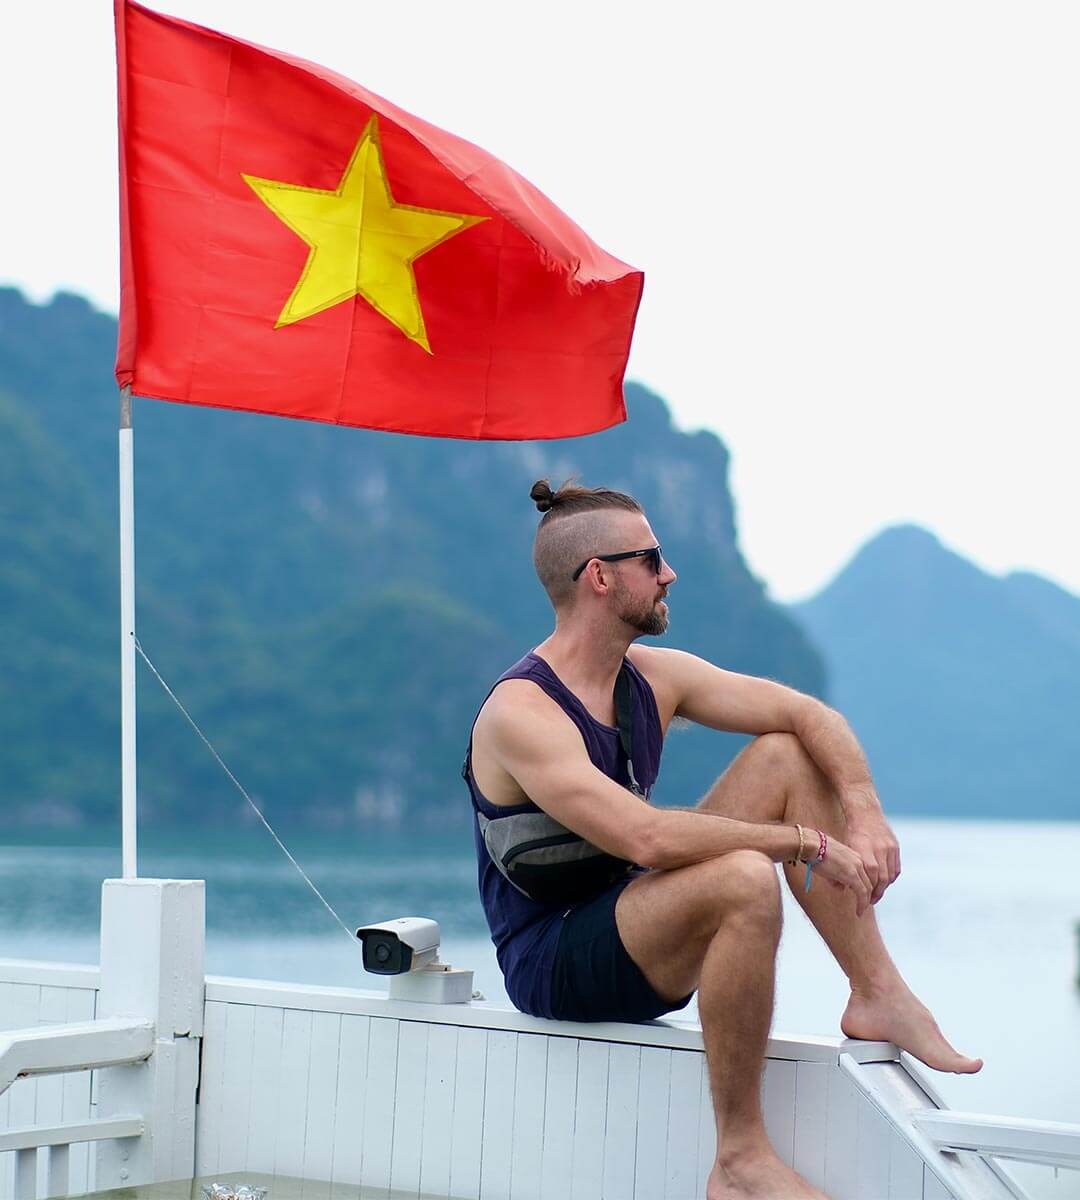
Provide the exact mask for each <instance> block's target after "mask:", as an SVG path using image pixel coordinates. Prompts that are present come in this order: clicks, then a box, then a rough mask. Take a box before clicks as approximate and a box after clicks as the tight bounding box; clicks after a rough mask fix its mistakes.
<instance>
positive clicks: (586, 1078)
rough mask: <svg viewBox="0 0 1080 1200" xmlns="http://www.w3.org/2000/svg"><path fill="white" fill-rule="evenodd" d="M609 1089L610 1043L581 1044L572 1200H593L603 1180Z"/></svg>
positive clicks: (579, 1051)
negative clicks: (606, 1102)
mask: <svg viewBox="0 0 1080 1200" xmlns="http://www.w3.org/2000/svg"><path fill="white" fill-rule="evenodd" d="M607 1090H608V1044H607V1043H606V1042H582V1043H581V1044H580V1045H579V1046H578V1073H577V1111H576V1114H575V1120H574V1151H573V1162H574V1168H573V1178H572V1180H571V1186H570V1195H571V1197H572V1198H573V1200H594V1197H596V1196H599V1195H600V1189H601V1187H602V1186H603V1179H604V1155H603V1147H604V1104H605V1101H606V1100H607Z"/></svg>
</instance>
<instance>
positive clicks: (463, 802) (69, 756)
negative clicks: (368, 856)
mask: <svg viewBox="0 0 1080 1200" xmlns="http://www.w3.org/2000/svg"><path fill="white" fill-rule="evenodd" d="M115 340H116V322H115V320H114V319H113V318H112V317H110V316H107V315H105V314H102V313H99V312H95V311H94V310H93V309H92V308H91V307H90V306H89V305H88V304H87V303H86V302H85V301H84V300H82V299H81V298H79V297H77V296H72V295H66V294H60V295H57V296H56V297H55V298H54V299H53V300H52V301H51V302H50V303H48V304H45V305H35V304H31V303H28V302H27V301H26V300H25V299H24V298H23V297H22V296H21V295H20V294H19V293H18V292H17V291H15V290H13V289H0V516H2V517H3V518H4V519H3V520H2V521H0V620H2V621H3V628H4V630H5V637H4V639H3V641H2V643H0V787H2V789H3V795H4V800H5V812H6V813H7V814H8V816H9V819H11V820H12V821H16V820H21V821H24V822H35V821H51V822H57V821H62V820H63V821H69V822H79V821H102V820H110V821H111V820H115V815H116V811H117V808H118V799H117V798H118V794H119V728H118V719H119V718H118V704H119V680H118V666H117V657H118V656H117V653H116V651H117V636H118V635H117V620H118V608H117V604H118V601H117V592H118V587H117V572H118V565H117V557H118V556H117V531H116V513H117V484H116V478H117V462H116V460H117V448H116V445H117V443H116V428H117V414H118V401H117V392H116V388H115V384H114V382H113V378H112V359H113V354H114V350H115ZM627 403H628V407H629V411H630V419H629V421H628V422H627V423H626V424H624V425H621V426H619V427H617V428H615V429H611V430H608V431H605V432H604V433H600V434H595V435H593V436H591V437H586V438H578V439H574V440H567V441H555V442H527V443H470V442H464V441H452V440H446V441H444V440H439V439H430V438H416V437H405V436H401V435H395V434H385V433H375V432H369V431H364V430H355V429H337V428H332V427H328V426H324V425H318V424H314V423H311V422H306V421H287V420H280V419H275V418H272V417H262V416H256V415H252V414H247V413H234V412H226V411H219V410H214V409H206V408H193V407H189V406H186V405H180V404H166V403H160V402H156V401H145V400H136V402H135V415H134V424H135V447H136V449H135V490H136V516H135V528H136V564H137V610H138V629H139V638H140V641H141V643H142V645H143V646H144V647H145V649H146V652H147V654H148V655H149V656H150V658H151V659H152V660H153V661H154V662H155V664H156V665H157V666H158V668H159V669H160V670H161V672H162V674H163V675H164V677H165V678H166V679H167V680H168V681H169V682H170V684H171V685H172V686H173V687H174V689H175V690H176V692H177V694H178V695H179V697H180V698H181V700H182V701H183V702H184V704H185V706H186V707H187V708H188V709H189V711H190V712H191V714H192V716H193V717H194V718H195V720H196V721H198V722H199V723H200V724H201V725H202V726H203V728H204V730H205V732H206V733H207V735H208V736H209V737H210V739H211V741H213V742H214V744H215V745H216V746H217V748H218V749H219V751H220V752H221V754H222V756H223V758H224V759H225V761H226V763H228V764H229V766H230V767H231V769H232V770H233V771H234V772H235V773H236V775H237V776H238V777H239V779H240V780H241V781H242V782H243V783H244V784H245V786H247V787H248V789H249V790H250V791H251V792H252V793H253V794H254V795H255V796H256V797H257V798H259V799H260V800H261V801H262V802H263V803H264V804H265V805H266V807H267V810H268V813H269V815H271V817H272V819H273V818H276V819H278V820H280V821H285V822H295V823H301V822H303V823H308V824H319V825H323V826H325V825H340V826H348V825H351V824H354V823H356V822H363V821H365V820H381V821H388V822H399V821H404V820H410V821H413V820H415V821H419V822H421V823H430V824H440V823H443V824H445V823H449V822H454V821H458V820H464V817H465V815H467V811H468V809H467V798H466V795H465V791H464V787H463V785H462V783H461V780H460V778H459V775H458V770H459V766H460V763H461V758H462V755H463V751H464V746H465V742H466V740H467V737H468V731H469V725H470V722H471V720H472V717H473V715H474V714H475V711H476V709H477V707H478V706H479V704H480V703H481V701H482V700H483V698H484V695H485V693H486V691H487V689H488V687H489V686H490V684H491V682H492V681H493V680H494V678H495V677H496V676H497V675H498V674H499V673H500V671H502V670H503V669H504V668H505V667H507V666H508V665H509V664H510V663H512V662H513V661H514V660H515V659H516V658H518V657H519V656H520V655H521V654H523V653H524V652H525V651H526V650H528V649H529V648H530V647H531V646H533V645H535V644H536V643H537V642H539V641H540V640H542V638H543V637H545V636H546V634H547V633H548V631H549V630H550V628H551V611H550V608H549V606H548V603H547V600H546V597H545V596H544V594H543V592H542V591H541V589H540V587H539V585H538V584H537V582H536V579H535V575H534V573H533V569H532V563H531V547H532V538H533V534H534V531H535V528H536V522H537V520H538V516H537V513H536V511H535V508H534V507H533V505H532V503H531V502H530V501H529V499H528V491H529V487H530V486H531V484H532V482H533V480H535V479H536V478H538V477H540V476H544V475H547V476H550V477H551V478H552V479H553V480H555V481H561V480H563V479H564V478H566V477H568V476H571V475H577V476H579V477H580V478H581V479H582V480H583V482H585V483H588V484H593V485H596V484H600V483H603V484H606V485H608V486H611V487H615V488H619V489H623V490H626V491H629V492H632V493H633V494H634V495H636V496H637V497H638V499H639V500H640V501H641V502H642V503H643V504H644V506H645V508H646V509H647V511H648V513H649V516H650V519H651V521H652V524H653V527H654V528H655V529H656V530H657V533H658V535H659V536H660V538H661V540H662V542H663V545H664V548H665V553H666V554H667V556H668V557H669V560H670V561H671V562H672V564H673V565H674V566H675V568H676V570H678V571H679V576H680V577H679V580H678V582H677V584H676V585H675V588H674V589H673V591H672V595H671V599H670V606H671V615H672V623H671V630H670V633H669V635H668V644H672V645H677V646H682V647H684V648H686V649H690V650H693V651H694V652H695V653H698V654H702V655H704V656H705V657H707V658H710V659H712V660H713V661H715V662H718V663H721V664H722V665H724V666H727V667H730V668H732V669H735V670H740V671H749V672H753V673H755V674H761V675H767V676H770V677H772V678H776V679H782V680H784V681H785V682H788V683H790V684H792V685H793V686H795V687H798V688H800V689H802V690H804V691H808V692H812V693H814V694H822V692H823V689H824V685H825V675H824V668H823V665H822V661H821V658H820V655H819V654H818V652H817V651H816V650H815V649H814V647H813V646H812V645H811V643H810V642H809V640H808V639H807V637H806V635H805V634H804V632H803V631H802V629H801V628H800V627H799V625H798V624H797V623H796V622H795V621H794V620H792V618H791V616H790V615H789V614H788V613H787V612H786V610H784V609H783V608H781V607H780V606H778V605H776V604H773V603H772V602H771V601H770V600H769V599H768V598H767V596H766V595H765V591H764V587H763V585H762V584H761V582H760V581H758V580H757V579H755V578H754V577H753V576H752V575H751V574H750V573H749V571H748V570H747V568H746V565H745V563H744V561H743V559H742V556H741V554H740V553H739V549H738V545H737V539H736V528H735V514H734V508H733V504H732V499H731V495H730V492H729V489H728V483H727V478H728V454H727V451H726V449H725V447H724V446H723V444H722V443H721V441H720V440H719V439H718V438H717V437H715V436H714V435H713V434H710V433H703V432H699V433H683V432H680V431H679V430H677V429H675V428H674V427H673V426H672V423H671V418H670V414H669V413H668V410H667V408H666V406H665V404H664V402H663V401H662V400H661V399H660V398H659V397H658V396H656V395H654V394H653V393H651V392H649V391H647V390H646V389H645V388H642V387H640V386H636V385H634V384H630V385H628V386H627ZM138 738H139V797H140V819H145V820H150V821H159V822H162V823H165V822H178V821H190V820H192V819H198V820H200V821H207V820H209V821H226V822H227V821H233V820H236V819H238V818H239V816H240V815H241V814H242V812H243V801H242V799H241V798H240V796H239V795H238V794H237V793H236V791H235V790H234V789H233V787H232V785H231V784H230V783H229V782H228V780H227V779H226V778H225V776H224V775H223V773H222V772H221V770H220V768H219V767H218V766H217V765H216V764H215V763H214V761H213V760H212V759H211V757H210V756H209V754H208V753H207V751H206V750H205V748H204V747H203V746H202V745H201V744H200V743H199V742H198V740H197V739H196V737H195V736H194V734H193V732H192V731H191V729H190V728H189V727H188V726H187V725H186V723H185V722H184V720H183V718H182V717H181V716H180V714H179V713H178V712H177V711H176V710H175V708H174V707H173V706H172V703H171V701H169V700H168V698H167V697H166V696H165V695H164V693H163V692H162V690H161V689H160V687H159V686H158V684H157V683H156V681H155V680H154V679H153V677H152V676H151V675H150V674H149V672H148V671H147V670H146V669H145V668H144V667H142V666H140V668H139V731H138ZM669 742H670V744H669V746H668V750H667V753H666V755H665V762H664V770H663V773H662V775H661V779H660V782H659V785H658V788H657V795H658V798H659V799H660V800H661V801H669V802H674V803H680V804H686V803H689V802H691V801H692V800H693V799H695V798H696V796H697V795H699V794H700V793H701V792H703V791H704V790H705V788H706V787H707V786H708V784H709V783H710V782H711V780H712V778H713V777H714V776H715V775H716V774H717V773H718V772H719V771H720V770H721V769H722V768H723V766H724V765H725V763H726V762H727V761H728V759H729V758H730V756H731V754H732V753H733V752H734V749H735V748H736V747H737V746H738V744H740V743H739V740H738V739H735V738H731V737H725V736H723V735H718V734H715V733H711V732H710V731H705V730H690V731H684V732H679V733H678V734H677V735H673V736H672V737H671V738H670V739H669Z"/></svg>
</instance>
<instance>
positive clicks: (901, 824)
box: [0, 819, 1080, 1179]
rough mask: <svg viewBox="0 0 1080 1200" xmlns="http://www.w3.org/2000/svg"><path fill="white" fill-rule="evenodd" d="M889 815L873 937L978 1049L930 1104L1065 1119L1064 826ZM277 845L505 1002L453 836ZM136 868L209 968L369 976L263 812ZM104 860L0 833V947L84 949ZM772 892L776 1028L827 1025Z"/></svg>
mask: <svg viewBox="0 0 1080 1200" xmlns="http://www.w3.org/2000/svg"><path fill="white" fill-rule="evenodd" d="M894 827H895V829H896V832H897V835H898V837H899V838H900V844H901V850H902V853H903V863H904V872H903V875H902V876H901V878H900V880H899V882H898V883H897V884H895V885H894V886H893V888H892V889H890V891H889V892H888V893H887V894H886V897H885V899H884V900H883V901H882V902H881V903H880V904H879V905H878V908H877V912H878V919H879V921H880V922H881V925H882V929H883V931H884V934H885V938H886V941H887V943H888V945H889V947H890V949H891V950H892V952H893V956H894V958H895V959H896V961H897V963H898V965H899V966H900V969H901V971H902V972H903V973H904V975H905V977H906V978H907V980H908V982H909V983H910V984H911V986H912V987H913V988H914V990H915V991H916V992H917V993H918V994H919V995H920V996H921V997H922V999H923V1000H924V1001H925V1002H926V1003H927V1004H928V1005H929V1006H930V1008H931V1009H932V1010H933V1012H934V1013H935V1015H936V1016H937V1018H938V1021H939V1022H940V1024H941V1026H942V1028H943V1029H944V1031H945V1033H946V1035H947V1036H949V1037H951V1038H952V1039H953V1041H954V1042H955V1043H956V1044H957V1046H958V1047H959V1048H960V1049H962V1050H963V1051H965V1052H967V1053H970V1054H979V1055H982V1057H983V1058H984V1059H985V1060H986V1066H985V1067H984V1069H983V1070H982V1072H981V1073H980V1074H979V1075H977V1076H974V1077H970V1078H959V1077H953V1076H943V1075H935V1076H934V1078H935V1082H936V1083H937V1085H938V1087H939V1089H940V1090H941V1092H942V1093H943V1094H944V1096H945V1099H946V1100H947V1101H948V1102H949V1103H950V1104H951V1105H952V1106H953V1107H955V1108H959V1109H966V1110H976V1111H981V1112H988V1113H1004V1114H1009V1115H1013V1116H1024V1117H1040V1118H1046V1119H1051V1120H1060V1121H1074V1122H1077V1121H1080V1072H1078V1071H1077V1065H1078V1064H1080V990H1078V989H1077V987H1076V984H1075V979H1076V975H1077V937H1076V933H1075V931H1074V923H1075V922H1076V921H1077V920H1080V871H1078V870H1077V868H1076V863H1077V862H1078V861H1080V823H1077V824H1034V823H1031V824H1028V823H997V822H995V823H989V822H938V821H926V820H901V819H897V820H895V821H894ZM286 840H287V842H288V844H289V845H290V849H292V851H293V853H294V854H295V855H296V857H297V858H298V859H299V860H300V861H301V862H302V863H303V864H304V866H305V869H306V870H307V871H308V872H309V874H311V876H312V878H313V879H314V880H315V882H316V883H317V884H318V886H319V887H320V889H322V891H323V893H324V894H325V895H326V897H327V899H328V900H329V901H330V903H331V904H332V905H333V906H334V907H335V908H336V909H337V910H338V912H339V913H340V914H341V916H342V918H343V919H344V921H345V922H346V924H348V925H350V926H352V927H355V926H356V925H359V924H365V923H368V922H370V921H378V920H385V919H387V918H389V917H396V916H406V915H423V916H431V917H435V918H436V919H437V920H438V921H439V922H440V923H441V925H442V929H443V958H444V959H446V960H448V961H450V962H453V963H454V964H455V965H459V966H467V967H472V968H473V969H474V970H475V971H476V978H477V986H478V987H479V988H480V989H481V990H482V991H483V992H484V994H485V995H486V996H487V998H488V999H496V998H502V999H505V992H504V991H503V989H502V985H501V979H500V976H499V972H498V967H497V965H496V963H495V958H494V953H493V950H492V947H491V944H490V942H489V940H488V938H487V930H486V927H485V925H484V923H483V914H482V912H481V910H480V906H479V901H478V899H477V896H476V883H475V864H474V860H473V856H472V848H471V845H470V844H469V842H468V840H467V838H466V837H462V838H454V839H442V840H432V839H427V840H422V841H419V842H413V843H410V844H406V836H405V835H404V834H401V835H399V836H394V837H389V836H386V835H382V836H379V837H367V838H365V837H361V836H359V835H357V836H353V835H349V836H342V835H340V834H334V835H327V836H325V837H319V838H317V837H311V836H307V837H303V838H295V839H286ZM139 870H140V874H142V875H145V876H160V877H171V878H202V879H205V880H206V881H207V971H208V972H209V973H211V974H221V975H240V976H248V977H252V978H262V979H279V980H295V981H298V982H307V983H321V984H330V985H346V986H360V987H373V988H377V987H379V986H380V984H379V981H378V980H377V979H376V978H375V977H373V976H367V975H365V974H364V972H363V969H362V966H361V962H360V954H359V948H358V946H357V945H356V944H355V943H354V942H353V941H352V939H349V938H346V936H345V934H344V932H343V931H342V930H341V929H340V928H339V927H338V926H337V925H336V924H335V923H334V922H333V921H332V919H331V918H330V917H329V915H328V914H327V913H326V911H325V910H324V909H323V908H322V907H321V905H319V903H318V901H317V900H316V899H315V897H314V896H312V894H311V893H310V892H309V891H308V890H307V888H306V886H305V885H304V883H303V882H302V880H301V879H300V878H299V876H297V875H296V873H295V871H294V869H293V868H292V866H290V864H289V863H288V862H287V860H286V859H285V858H284V857H283V856H282V854H281V852H280V851H279V850H278V849H277V847H276V846H274V844H273V843H272V842H271V841H270V839H269V837H268V836H267V834H266V833H265V831H264V830H262V829H261V827H253V828H251V829H246V830H243V831H240V832H237V833H235V834H230V835H228V836H225V835H211V836H210V837H208V836H207V834H206V833H205V832H204V831H197V830H194V829H193V830H192V831H191V833H190V834H170V835H169V836H168V837H165V836H163V835H161V834H158V835H148V836H146V837H144V839H143V842H142V845H141V847H140V863H139ZM119 873H120V856H119V850H118V849H117V848H115V847H113V846H103V845H100V844H99V845H83V844H75V843H73V842H72V840H71V839H70V838H68V839H67V844H53V845H43V844H40V843H34V844H20V845H10V844H9V845H4V846H0V955H2V956H5V957H15V958H36V959H48V960H58V961H68V962H88V963H89V962H96V961H97V936H98V919H99V911H100V885H101V880H102V879H103V878H104V877H106V876H116V875H119ZM787 900H788V906H787V913H786V916H787V920H786V923H785V931H784V937H783V942H782V945H781V950H780V961H779V978H778V994H777V1006H776V1014H775V1018H774V1022H773V1028H774V1030H775V1031H778V1032H784V1033H791V1034H837V1033H838V1032H839V1028H838V1025H837V1022H838V1020H839V1015H840V1012H841V1010H842V1008H843V1004H844V1001H845V999H846V990H845V981H844V979H843V977H842V975H841V974H840V971H839V969H838V968H837V967H836V965H835V963H834V962H833V961H832V959H831V958H830V957H829V955H828V952H827V951H826V950H825V948H824V946H823V945H822V944H821V943H820V941H819V939H818V937H817V934H816V932H815V931H814V930H813V928H812V927H811V926H810V924H809V923H808V922H807V920H806V918H805V917H804V916H803V914H802V911H801V910H800V909H798V908H797V907H796V905H795V903H794V901H793V900H791V898H790V897H787ZM1070 1174H1071V1173H1070ZM1073 1178H1074V1179H1076V1178H1078V1177H1076V1176H1073Z"/></svg>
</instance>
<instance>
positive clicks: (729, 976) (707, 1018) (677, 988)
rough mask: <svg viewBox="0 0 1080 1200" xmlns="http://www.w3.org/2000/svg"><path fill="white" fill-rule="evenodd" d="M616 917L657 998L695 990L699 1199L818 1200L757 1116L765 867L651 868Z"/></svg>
mask: <svg viewBox="0 0 1080 1200" xmlns="http://www.w3.org/2000/svg"><path fill="white" fill-rule="evenodd" d="M615 920H616V924H617V925H618V929H619V936H620V937H621V938H622V941H623V944H624V945H625V947H626V949H627V951H628V952H629V954H630V957H631V958H633V959H634V961H635V962H636V963H637V964H638V966H639V967H640V968H641V970H642V971H643V973H644V974H645V976H646V978H647V979H648V980H649V982H650V983H651V984H652V986H653V988H654V990H656V991H657V992H658V993H659V994H660V995H661V996H663V997H664V998H666V999H669V1000H671V1001H672V1002H673V1003H674V1002H675V1001H678V1000H681V999H682V998H683V997H684V996H685V995H686V994H687V993H688V992H691V991H693V990H694V989H697V990H698V1011H699V1013H700V1016H701V1030H702V1035H703V1038H704V1042H705V1053H706V1058H707V1061H708V1067H709V1081H710V1087H711V1091H712V1098H713V1108H714V1111H715V1114H716V1144H717V1155H716V1161H715V1163H714V1165H713V1170H712V1173H711V1174H710V1176H709V1181H708V1191H707V1200H781V1198H783V1200H825V1197H824V1196H823V1194H822V1193H821V1192H819V1191H818V1190H817V1189H816V1188H813V1187H811V1186H810V1185H809V1184H808V1183H807V1182H806V1181H805V1180H803V1179H801V1178H800V1177H799V1176H798V1175H796V1173H795V1172H794V1171H792V1170H791V1169H790V1168H789V1167H787V1166H785V1165H784V1163H782V1162H781V1161H780V1159H779V1158H778V1157H777V1155H776V1153H775V1152H774V1151H773V1149H772V1147H771V1146H770V1145H769V1141H768V1138H767V1136H766V1134H765V1124H764V1121H763V1119H762V1114H761V1072H762V1067H763V1065H764V1058H765V1047H766V1042H767V1039H768V1036H769V1024H770V1022H771V1020H772V1006H773V981H774V966H775V958H776V949H777V945H778V943H779V938H780V921H781V904H780V886H779V881H778V880H777V877H776V869H775V867H774V866H773V864H772V862H771V861H770V860H769V859H768V858H766V857H765V855H763V854H759V853H757V852H756V851H753V850H737V851H734V852H732V853H731V854H725V855H723V857H722V858H718V859H712V860H710V861H708V862H703V863H697V864H695V865H693V866H688V867H682V868H680V869H678V870H672V871H650V872H649V873H648V874H647V875H642V876H639V877H638V878H637V879H635V880H634V881H633V882H632V883H630V884H629V885H628V886H627V887H626V889H625V890H624V891H623V893H622V895H621V896H620V897H619V901H618V904H617V905H616V909H615Z"/></svg>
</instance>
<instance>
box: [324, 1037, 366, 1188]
mask: <svg viewBox="0 0 1080 1200" xmlns="http://www.w3.org/2000/svg"><path fill="white" fill-rule="evenodd" d="M370 1032H371V1018H370V1017H354V1016H344V1017H342V1018H341V1032H340V1035H339V1045H340V1049H339V1051H338V1053H339V1056H340V1065H339V1067H338V1077H337V1098H336V1100H335V1105H334V1159H333V1162H332V1163H331V1168H330V1178H331V1179H332V1180H333V1181H334V1182H335V1183H359V1182H360V1180H361V1178H362V1177H363V1176H362V1172H363V1166H364V1138H363V1133H364V1103H365V1097H366V1095H367V1087H368V1037H369V1036H370Z"/></svg>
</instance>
